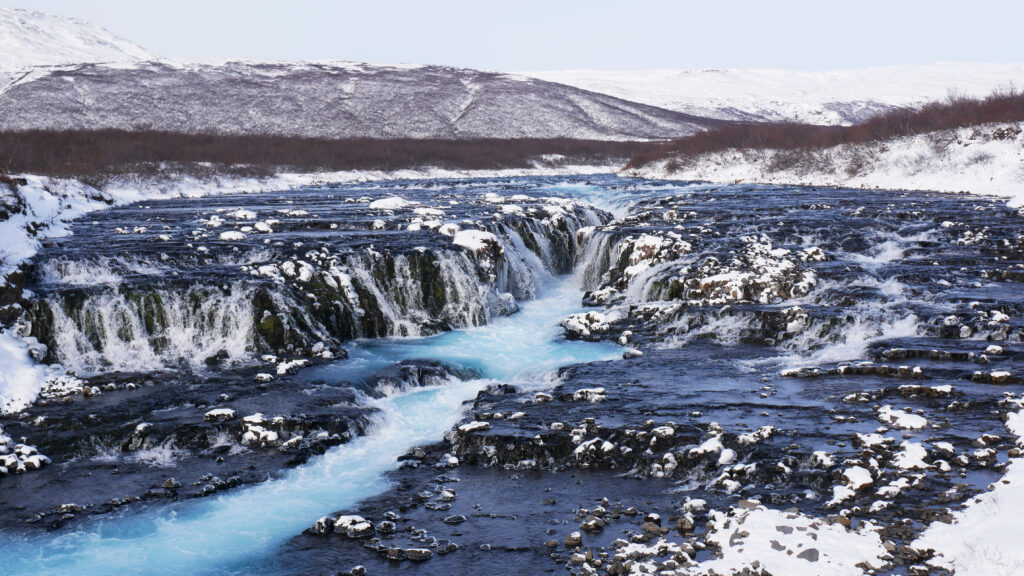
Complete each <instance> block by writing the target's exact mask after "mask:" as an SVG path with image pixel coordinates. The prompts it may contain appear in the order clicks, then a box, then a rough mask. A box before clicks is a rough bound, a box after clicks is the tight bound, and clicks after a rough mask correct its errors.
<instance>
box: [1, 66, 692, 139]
mask: <svg viewBox="0 0 1024 576" xmlns="http://www.w3.org/2000/svg"><path fill="white" fill-rule="evenodd" d="M708 124H710V122H709V121H707V120H706V119H702V118H697V117H692V116H689V115H687V114H684V113H680V112H674V111H669V110H664V109H660V108H656V107H653V106H648V105H644V104H636V103H633V102H628V101H625V100H621V99H619V98H615V97H613V96H608V95H604V94H598V93H594V92H588V91H585V90H581V89H578V88H573V87H570V86H565V85H562V84H555V83H552V82H545V81H543V80H536V79H533V78H528V77H525V76H516V75H509V74H501V73H494V72H481V71H477V70H468V69H462V68H449V67H442V66H404V67H396V66H379V65H369V64H357V63H350V62H306V63H296V62H247V61H228V62H218V63H177V62H169V61H152V62H144V63H139V64H131V65H123V64H119V65H96V64H85V65H80V66H76V67H62V68H61V69H55V70H50V71H48V72H47V73H45V74H35V75H33V76H32V77H30V78H26V79H25V80H22V81H19V82H16V83H15V84H13V85H11V86H9V87H8V88H7V89H6V90H4V91H3V92H2V93H0V130H29V129H56V130H60V129H69V128H71V129H90V130H91V129H103V128H116V129H125V130H133V129H141V128H145V129H153V130H166V131H174V132H188V133H222V134H275V135H289V136H306V137H325V138H352V137H370V138H401V137H406V138H483V137H486V138H582V139H603V140H636V139H648V138H671V137H677V136H684V135H688V134H692V133H694V132H696V131H698V130H700V129H701V128H702V127H703V126H707V125H708Z"/></svg>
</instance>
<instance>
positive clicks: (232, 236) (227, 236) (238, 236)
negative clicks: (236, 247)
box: [220, 230, 245, 242]
mask: <svg viewBox="0 0 1024 576" xmlns="http://www.w3.org/2000/svg"><path fill="white" fill-rule="evenodd" d="M220 239H221V240H227V241H231V242H235V241H239V240H245V234H242V233H241V232H238V231H236V230H229V231H227V232H221V233H220Z"/></svg>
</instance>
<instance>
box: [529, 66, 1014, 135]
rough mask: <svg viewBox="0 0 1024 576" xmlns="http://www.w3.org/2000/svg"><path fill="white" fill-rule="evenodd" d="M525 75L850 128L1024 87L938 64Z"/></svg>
mask: <svg viewBox="0 0 1024 576" xmlns="http://www.w3.org/2000/svg"><path fill="white" fill-rule="evenodd" d="M525 74H526V75H529V76H532V77H534V78H540V79H543V80H549V81H551V82H560V83H563V84H568V85H570V86H576V87H578V88H583V89H586V90H593V91H595V92H601V93H604V94H609V95H612V96H617V97H619V98H623V99H626V100H631V101H634V102H642V103H644V104H650V105H652V106H658V107H661V108H666V109H669V110H676V111H679V112H686V113H688V114H694V115H697V116H705V117H709V118H723V119H729V120H773V121H778V120H796V121H800V122H810V123H814V124H850V123H856V122H859V121H862V120H864V119H866V118H867V117H869V116H871V115H872V114H875V113H877V112H880V111H882V110H885V109H888V108H891V107H898V106H920V105H921V104H925V103H927V102H932V101H935V100H940V99H942V98H945V97H946V96H948V95H949V94H951V93H957V94H961V95H964V96H973V97H981V96H986V95H988V94H990V93H991V92H992V91H993V90H995V89H1003V88H1009V87H1011V86H1016V87H1017V88H1018V89H1019V88H1022V87H1024V64H966V63H938V64H931V65H927V66H889V67H883V68H864V69H857V70H838V71H830V72H800V71H793V70H731V69H730V70H636V71H628V70H627V71H606V70H562V71H550V72H526V73H525Z"/></svg>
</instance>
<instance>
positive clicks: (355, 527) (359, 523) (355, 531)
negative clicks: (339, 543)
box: [334, 516, 374, 538]
mask: <svg viewBox="0 0 1024 576" xmlns="http://www.w3.org/2000/svg"><path fill="white" fill-rule="evenodd" d="M334 531H335V532H337V533H338V534H344V535H346V536H348V537H349V538H365V537H366V536H369V535H371V534H373V531H374V528H373V524H370V523H369V522H367V521H366V519H365V518H363V517H362V516H340V517H338V519H337V520H335V521H334Z"/></svg>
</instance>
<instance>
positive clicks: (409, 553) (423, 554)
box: [403, 548, 434, 562]
mask: <svg viewBox="0 0 1024 576" xmlns="http://www.w3.org/2000/svg"><path fill="white" fill-rule="evenodd" d="M403 553H404V555H405V559H406V560H412V561H413V562H422V561H424V560H429V559H430V557H431V556H433V555H434V553H433V552H431V551H430V550H428V549H427V548H407V549H406V550H405V551H404V552H403Z"/></svg>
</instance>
